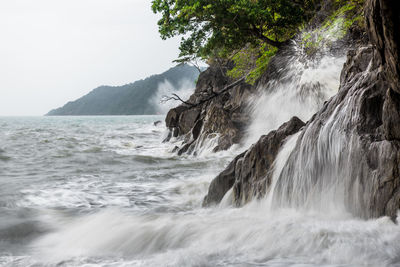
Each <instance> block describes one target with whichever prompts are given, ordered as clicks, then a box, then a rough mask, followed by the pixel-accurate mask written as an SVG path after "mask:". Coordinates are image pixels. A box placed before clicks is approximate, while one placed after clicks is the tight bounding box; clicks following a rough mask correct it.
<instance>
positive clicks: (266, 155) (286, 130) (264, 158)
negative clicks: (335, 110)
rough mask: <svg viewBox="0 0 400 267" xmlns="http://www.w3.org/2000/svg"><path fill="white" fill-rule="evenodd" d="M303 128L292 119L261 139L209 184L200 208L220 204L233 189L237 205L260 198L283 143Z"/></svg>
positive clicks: (269, 181)
mask: <svg viewBox="0 0 400 267" xmlns="http://www.w3.org/2000/svg"><path fill="white" fill-rule="evenodd" d="M303 126H304V122H302V121H301V120H300V119H299V118H297V117H293V118H292V119H291V120H290V121H288V122H286V123H284V124H283V125H282V126H281V127H280V128H279V129H278V130H276V131H272V132H270V133H269V134H268V135H263V136H261V138H260V140H259V141H258V142H257V143H255V144H254V145H252V146H251V147H250V149H248V150H247V151H246V152H244V153H242V154H240V155H239V156H237V157H236V158H235V159H234V160H233V161H232V162H231V163H230V164H229V165H228V167H227V168H226V169H225V170H224V171H223V172H222V173H221V174H219V175H218V176H217V177H216V178H215V179H214V180H213V181H212V183H211V185H210V188H209V190H208V194H207V196H206V197H205V198H204V201H203V206H209V205H211V204H216V203H219V202H220V201H221V200H222V198H223V196H224V195H225V193H226V192H227V191H228V190H229V189H231V188H232V187H233V193H234V196H235V202H236V204H237V205H241V204H243V203H247V202H249V201H250V200H251V199H253V198H254V197H262V196H264V195H265V193H266V191H265V190H266V189H267V188H268V186H269V185H270V184H271V172H269V170H270V169H271V166H272V164H273V162H274V160H275V158H276V155H277V154H278V151H279V148H280V147H281V146H282V144H283V143H284V141H285V139H286V138H287V137H288V136H290V135H292V134H295V133H296V132H298V131H299V130H300V128H301V127H303Z"/></svg>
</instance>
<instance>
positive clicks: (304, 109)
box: [244, 41, 346, 147]
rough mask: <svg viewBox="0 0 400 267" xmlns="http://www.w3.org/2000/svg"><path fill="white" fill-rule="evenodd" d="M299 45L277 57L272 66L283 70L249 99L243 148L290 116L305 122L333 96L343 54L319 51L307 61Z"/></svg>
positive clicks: (336, 86)
mask: <svg viewBox="0 0 400 267" xmlns="http://www.w3.org/2000/svg"><path fill="white" fill-rule="evenodd" d="M302 46H303V45H302V44H301V42H300V41H298V42H294V43H293V44H292V45H291V46H290V47H289V48H288V49H287V50H289V51H288V53H287V54H288V55H285V54H284V55H282V56H279V55H278V57H277V58H276V59H275V61H276V63H274V64H276V65H278V66H284V67H280V68H279V69H278V70H277V73H274V75H276V76H277V77H276V78H274V79H272V80H269V81H268V82H267V83H266V84H261V85H259V88H258V93H257V94H256V95H254V96H253V97H251V98H250V99H249V101H248V102H249V113H250V114H251V118H252V121H251V123H250V125H249V127H248V129H247V136H246V138H245V142H244V146H245V147H247V146H249V145H250V144H253V143H254V142H256V141H257V140H258V138H259V137H260V136H261V135H263V134H267V133H268V132H269V131H272V130H274V129H276V128H278V127H279V126H280V125H281V124H282V123H284V122H285V121H288V120H289V119H290V118H291V117H293V116H297V117H299V118H300V119H301V120H303V121H307V120H308V119H309V118H311V116H312V115H313V114H314V113H315V112H316V111H317V110H318V109H319V108H321V106H322V104H323V103H324V101H326V100H327V99H329V98H330V97H331V96H333V95H334V94H336V92H337V90H338V88H339V80H340V79H339V77H340V72H341V70H342V67H343V63H344V62H345V59H346V57H345V53H344V52H345V51H342V52H343V54H341V55H340V56H333V55H331V54H330V53H328V52H327V51H325V52H324V51H322V52H321V53H320V54H319V55H318V57H316V58H314V59H310V58H309V57H308V56H307V55H306V53H305V52H304V48H303V47H302Z"/></svg>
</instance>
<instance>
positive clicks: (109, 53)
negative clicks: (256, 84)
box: [0, 0, 180, 116]
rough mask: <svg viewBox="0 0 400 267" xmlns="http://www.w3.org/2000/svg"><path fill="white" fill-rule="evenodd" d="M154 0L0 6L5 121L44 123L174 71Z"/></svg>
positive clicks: (0, 102)
mask: <svg viewBox="0 0 400 267" xmlns="http://www.w3.org/2000/svg"><path fill="white" fill-rule="evenodd" d="M158 18H159V15H155V14H153V12H152V11H151V0H0V116H37V115H44V114H45V113H47V112H48V111H50V110H51V109H53V108H57V107H60V106H62V105H64V104H65V103H66V102H68V101H72V100H75V99H77V98H79V97H81V96H83V95H85V94H86V93H88V92H90V91H91V90H92V89H94V88H96V87H98V86H100V85H123V84H127V83H130V82H134V81H136V80H138V79H143V78H146V77H148V76H150V75H152V74H157V73H162V72H164V71H166V70H167V69H169V68H170V67H173V66H174V63H172V61H173V60H174V59H176V58H177V56H178V53H179V50H178V46H179V40H180V39H179V38H174V39H170V40H166V41H164V40H162V39H161V38H160V37H159V33H158V28H157V20H158Z"/></svg>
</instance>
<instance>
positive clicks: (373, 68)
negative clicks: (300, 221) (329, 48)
mask: <svg viewBox="0 0 400 267" xmlns="http://www.w3.org/2000/svg"><path fill="white" fill-rule="evenodd" d="M394 10H396V9H395V2H394V1H390V0H381V1H378V0H370V1H368V2H367V4H366V16H367V26H368V29H369V36H370V40H371V43H372V45H369V46H360V47H358V48H357V49H353V50H351V51H350V52H349V54H348V59H347V62H346V64H345V66H344V68H343V71H342V75H341V86H340V89H339V92H338V94H337V95H336V96H334V97H333V98H332V99H330V100H329V101H328V102H326V103H325V104H324V106H323V108H322V109H321V110H320V111H319V112H317V113H316V114H315V115H314V116H313V118H312V119H311V120H310V121H309V122H308V123H307V125H306V126H305V127H304V129H303V130H302V131H301V133H300V135H299V137H298V139H297V143H296V145H295V147H294V149H293V150H292V153H291V154H290V156H289V158H288V159H287V160H286V162H285V165H284V167H283V169H282V171H281V172H280V174H279V176H278V178H277V179H278V180H277V181H276V186H275V188H269V185H270V184H271V183H270V182H268V179H269V177H270V174H269V172H271V171H272V169H271V164H264V165H262V163H263V162H268V163H271V162H273V161H274V160H275V158H276V155H277V153H270V151H269V150H268V145H267V144H265V145H264V147H263V148H262V149H259V150H260V151H263V153H260V154H259V155H258V157H254V158H253V159H252V160H251V161H248V162H247V163H246V164H245V166H243V163H244V161H240V159H243V155H246V154H247V155H249V154H251V151H252V150H253V151H254V147H252V148H251V149H250V150H248V151H247V152H245V153H244V154H242V155H241V156H239V157H238V158H236V159H235V161H234V163H231V164H234V165H235V166H238V165H241V166H240V169H243V168H244V169H246V170H251V171H247V173H250V175H248V176H246V175H244V176H243V175H242V173H241V172H240V171H237V170H236V168H235V170H234V171H233V172H230V173H229V174H230V175H226V176H225V177H228V180H229V181H233V180H234V181H235V182H233V183H232V182H230V184H232V186H233V199H234V201H235V203H236V204H237V205H238V204H243V203H246V200H247V199H249V196H254V195H255V193H256V194H257V193H258V192H261V194H262V193H263V192H266V191H268V190H273V193H274V194H273V196H274V197H273V204H274V205H275V206H289V207H310V208H313V209H320V210H323V211H324V210H327V209H332V208H343V209H345V210H346V211H348V212H350V213H352V214H354V215H356V216H360V217H363V218H371V217H379V216H384V215H387V216H391V217H392V218H393V217H395V216H396V213H397V210H398V209H399V208H400V140H399V137H400V135H399V133H400V131H399V125H400V116H399V111H400V95H399V92H400V87H399V72H398V71H399V69H398V68H399V66H400V60H399V49H398V44H399V29H400V23H399V21H400V19H399V14H396V12H395V11H394ZM281 128H282V127H281ZM281 128H280V129H281ZM278 131H279V130H278ZM267 136H270V135H267ZM262 139H265V137H262ZM262 139H261V140H260V141H259V143H260V142H262ZM282 143H283V142H282V141H281V142H280V143H278V144H277V147H274V149H273V150H271V151H272V152H273V151H276V150H278V149H279V147H281V145H282ZM265 149H266V150H265ZM271 156H273V157H272V158H271ZM239 162H240V163H239ZM255 166H264V169H263V171H256V167H255ZM229 167H231V169H232V166H231V165H230V166H228V168H227V170H229ZM227 170H225V171H227ZM259 174H262V175H259ZM232 175H233V176H234V178H233V177H232ZM223 177H224V176H221V175H220V176H218V177H217V178H216V179H215V180H214V181H213V182H212V183H211V186H210V189H209V194H208V196H207V197H206V200H205V204H209V203H211V202H212V201H209V200H208V198H212V200H213V201H214V202H218V200H219V199H221V198H222V197H221V196H218V197H215V195H217V194H216V193H214V192H220V191H221V188H220V189H216V188H215V187H216V185H218V184H224V185H226V184H228V183H227V182H225V181H223V180H222V179H223ZM244 177H246V178H244ZM260 184H262V190H261V191H260ZM230 188H231V187H230ZM230 188H228V186H225V187H224V188H223V191H228V190H229V189H230Z"/></svg>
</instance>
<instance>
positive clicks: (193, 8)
mask: <svg viewBox="0 0 400 267" xmlns="http://www.w3.org/2000/svg"><path fill="white" fill-rule="evenodd" d="M315 1H316V0H297V1H293V0H153V1H152V9H153V11H154V12H155V13H160V14H161V15H162V17H161V19H160V20H159V21H158V26H159V31H160V34H161V37H162V38H164V39H166V38H170V37H173V36H177V35H181V36H184V37H183V38H182V41H181V45H180V55H179V56H180V58H181V62H182V61H189V60H192V59H193V58H194V57H198V58H202V59H207V58H210V57H215V56H218V57H228V56H229V55H231V54H232V53H233V51H237V50H240V49H242V48H243V47H245V46H246V45H247V44H249V43H251V44H252V45H254V46H258V47H262V46H263V45H264V43H267V44H268V45H269V46H273V47H279V46H280V45H281V43H282V42H283V41H286V40H287V39H289V38H291V37H292V36H293V35H294V34H295V33H296V31H297V29H298V26H299V25H301V24H302V23H303V22H304V20H305V19H306V18H308V17H309V16H310V14H309V12H308V11H309V10H313V9H312V7H313V5H314V2H315Z"/></svg>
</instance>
